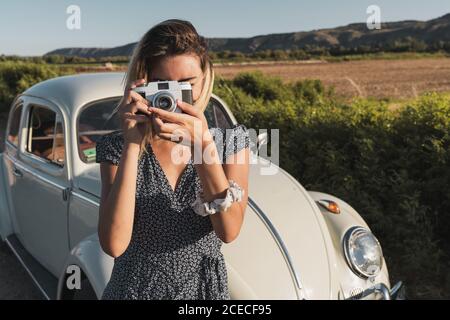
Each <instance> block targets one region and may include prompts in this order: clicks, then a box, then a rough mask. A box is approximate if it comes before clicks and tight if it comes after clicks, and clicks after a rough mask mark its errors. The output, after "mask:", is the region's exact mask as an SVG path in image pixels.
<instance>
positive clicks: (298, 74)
mask: <svg viewBox="0 0 450 320" xmlns="http://www.w3.org/2000/svg"><path fill="white" fill-rule="evenodd" d="M215 70H216V73H217V74H218V75H220V76H223V77H225V78H232V77H233V76H235V75H236V74H237V73H239V72H243V71H253V70H260V71H262V72H263V73H265V74H270V75H273V76H278V77H281V78H282V79H284V80H286V81H295V80H301V79H320V80H322V81H323V83H324V84H325V85H326V86H334V87H335V90H336V93H338V94H339V95H342V96H344V97H348V98H351V97H356V96H360V97H365V98H371V97H373V98H378V99H384V98H390V99H394V100H396V99H409V98H414V97H416V96H417V95H419V94H421V93H423V92H426V91H440V92H444V91H450V58H422V59H407V60H360V61H345V62H330V63H327V62H315V63H278V64H256V65H225V66H216V67H215Z"/></svg>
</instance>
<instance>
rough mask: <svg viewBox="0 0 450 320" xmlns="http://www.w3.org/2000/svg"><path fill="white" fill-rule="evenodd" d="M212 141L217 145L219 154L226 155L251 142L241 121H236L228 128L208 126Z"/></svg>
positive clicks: (247, 145) (249, 145)
mask: <svg viewBox="0 0 450 320" xmlns="http://www.w3.org/2000/svg"><path fill="white" fill-rule="evenodd" d="M209 131H210V132H211V134H212V136H213V138H214V142H215V143H216V145H217V147H218V149H219V150H218V151H219V154H221V155H223V156H225V157H228V156H230V155H232V154H235V153H237V152H239V151H240V150H242V149H244V148H248V147H251V146H252V145H253V144H252V142H251V139H250V134H249V130H248V128H247V127H246V126H245V125H244V124H242V123H236V124H234V125H232V126H231V127H230V128H219V127H212V128H209Z"/></svg>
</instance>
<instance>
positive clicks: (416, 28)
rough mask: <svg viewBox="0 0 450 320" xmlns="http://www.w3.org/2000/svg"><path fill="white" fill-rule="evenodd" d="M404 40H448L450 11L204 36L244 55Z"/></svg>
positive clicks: (91, 52) (114, 51) (82, 53)
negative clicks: (375, 26) (423, 17)
mask: <svg viewBox="0 0 450 320" xmlns="http://www.w3.org/2000/svg"><path fill="white" fill-rule="evenodd" d="M411 39H413V40H411ZM406 40H407V41H416V42H420V43H423V44H425V45H435V44H436V43H439V42H448V43H450V13H448V14H445V15H443V16H441V17H438V18H435V19H431V20H427V21H420V20H403V21H393V22H383V23H382V24H381V29H380V30H369V29H368V28H367V26H366V24H365V23H350V24H348V25H345V26H338V27H335V28H324V29H314V30H311V31H298V32H285V33H272V34H264V35H256V36H253V37H231V38H223V37H212V38H207V43H208V47H209V50H210V51H213V52H220V51H238V52H242V53H246V54H247V53H253V52H257V51H262V50H295V49H308V48H313V47H319V48H325V49H332V48H338V47H345V48H356V47H361V46H366V47H374V46H378V47H380V46H381V47H383V46H389V45H393V44H395V43H398V42H401V41H406ZM136 43H137V42H131V43H128V44H125V45H122V46H117V47H112V48H98V47H97V48H96V47H91V48H80V47H72V48H61V49H56V50H52V51H50V52H48V53H46V54H45V55H56V54H58V55H63V56H78V57H85V58H91V57H94V58H101V57H111V56H130V55H131V54H132V52H133V49H134V47H135V45H136Z"/></svg>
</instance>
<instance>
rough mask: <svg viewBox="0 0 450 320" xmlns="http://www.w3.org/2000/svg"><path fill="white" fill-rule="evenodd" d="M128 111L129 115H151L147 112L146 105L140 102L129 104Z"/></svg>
mask: <svg viewBox="0 0 450 320" xmlns="http://www.w3.org/2000/svg"><path fill="white" fill-rule="evenodd" d="M128 110H129V112H131V113H144V114H146V115H151V114H152V112H151V111H150V110H148V107H147V105H146V104H144V103H142V102H141V101H137V102H135V103H132V104H130V108H129V109H128Z"/></svg>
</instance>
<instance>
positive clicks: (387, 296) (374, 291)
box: [349, 281, 405, 300]
mask: <svg viewBox="0 0 450 320" xmlns="http://www.w3.org/2000/svg"><path fill="white" fill-rule="evenodd" d="M377 296H381V300H405V286H404V285H403V282H402V281H399V282H397V283H396V284H395V285H394V286H393V287H392V289H391V290H389V288H388V287H387V286H386V285H385V284H384V283H377V284H376V285H374V286H373V287H370V288H368V289H366V290H364V291H363V292H361V293H360V294H358V295H357V296H355V297H351V298H349V299H350V300H368V299H374V298H376V297H377Z"/></svg>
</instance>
